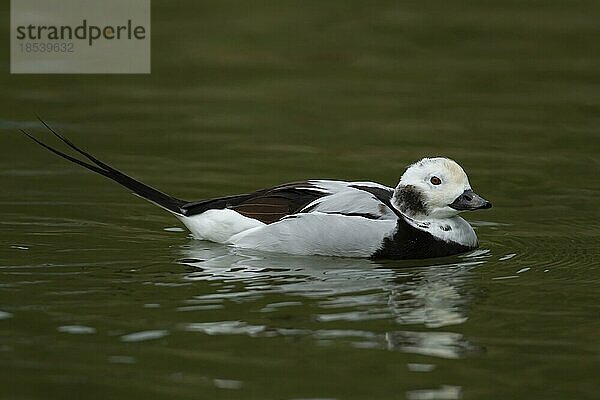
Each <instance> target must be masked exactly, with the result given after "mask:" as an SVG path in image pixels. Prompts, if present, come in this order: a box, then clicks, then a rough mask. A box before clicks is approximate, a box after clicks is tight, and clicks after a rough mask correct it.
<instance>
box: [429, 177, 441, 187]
mask: <svg viewBox="0 0 600 400" xmlns="http://www.w3.org/2000/svg"><path fill="white" fill-rule="evenodd" d="M429 181H430V182H431V183H433V184H434V185H436V186H437V185H439V184H440V183H442V180H441V179H440V178H438V177H437V176H432V177H431V179H430V180H429Z"/></svg>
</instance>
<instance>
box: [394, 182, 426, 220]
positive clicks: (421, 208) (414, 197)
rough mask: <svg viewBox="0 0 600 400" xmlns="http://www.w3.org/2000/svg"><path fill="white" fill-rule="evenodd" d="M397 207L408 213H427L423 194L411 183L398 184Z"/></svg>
mask: <svg viewBox="0 0 600 400" xmlns="http://www.w3.org/2000/svg"><path fill="white" fill-rule="evenodd" d="M396 198H397V199H398V208H399V209H400V211H402V212H404V213H408V214H425V215H426V214H427V211H428V210H427V207H426V206H425V195H424V194H423V192H421V191H420V190H419V189H417V188H416V187H414V186H413V185H405V186H399V187H398V188H397V189H396Z"/></svg>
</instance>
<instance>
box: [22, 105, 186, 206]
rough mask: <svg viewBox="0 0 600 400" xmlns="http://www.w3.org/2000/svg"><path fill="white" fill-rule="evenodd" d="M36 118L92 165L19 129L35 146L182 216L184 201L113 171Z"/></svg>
mask: <svg viewBox="0 0 600 400" xmlns="http://www.w3.org/2000/svg"><path fill="white" fill-rule="evenodd" d="M36 116H37V115H36ZM37 118H38V119H39V120H40V122H41V123H42V124H43V125H44V126H45V127H46V128H47V129H48V130H49V131H50V132H52V133H53V134H54V135H55V136H56V137H57V138H58V139H60V140H61V141H63V142H64V143H65V144H66V145H67V146H69V147H70V148H72V149H73V150H75V151H76V152H78V153H79V154H81V155H82V156H84V157H85V158H87V159H88V160H89V161H91V162H92V163H93V164H90V163H88V162H86V161H82V160H80V159H78V158H76V157H73V156H70V155H68V154H66V153H63V152H62V151H59V150H56V149H55V148H53V147H51V146H49V145H47V144H46V143H44V142H42V141H40V140H38V139H37V138H35V137H34V136H33V135H31V134H30V133H28V132H27V131H25V130H24V129H21V130H20V131H21V133H23V134H25V135H26V136H28V137H29V138H30V139H31V140H33V141H34V142H36V143H37V144H39V145H40V146H42V147H43V148H45V149H47V150H49V151H51V152H52V153H54V154H56V155H58V156H60V157H62V158H64V159H66V160H69V161H71V162H73V163H75V164H78V165H81V166H82V167H85V168H87V169H89V170H91V171H94V172H96V173H98V174H100V175H103V176H105V177H107V178H109V179H112V180H113V181H115V182H117V183H119V184H121V185H123V186H125V187H126V188H128V189H130V190H133V192H134V193H135V194H137V195H138V196H140V197H143V198H144V199H146V200H148V201H151V202H153V203H154V204H156V205H158V206H160V207H162V208H164V209H166V210H169V211H171V212H172V213H175V214H178V215H184V214H185V211H184V210H183V209H182V206H183V205H184V204H186V203H188V202H187V201H184V200H180V199H177V198H175V197H172V196H169V195H168V194H165V193H163V192H161V191H159V190H156V189H154V188H153V187H150V186H148V185H145V184H143V183H142V182H140V181H138V180H136V179H133V178H132V177H130V176H127V175H125V174H124V173H122V172H121V171H118V170H116V169H114V168H113V167H111V166H110V165H108V164H106V163H104V162H102V161H100V160H98V159H97V158H96V157H94V156H92V155H91V154H90V153H88V152H86V151H84V150H82V149H81V148H79V147H77V146H75V145H74V144H73V143H72V142H71V141H70V140H69V139H67V138H65V137H63V136H62V135H60V134H59V133H58V132H56V131H55V130H54V129H53V128H51V127H50V125H48V124H47V123H46V122H45V121H43V120H42V119H41V118H40V117H39V116H37Z"/></svg>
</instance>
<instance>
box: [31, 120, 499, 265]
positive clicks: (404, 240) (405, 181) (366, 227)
mask: <svg viewBox="0 0 600 400" xmlns="http://www.w3.org/2000/svg"><path fill="white" fill-rule="evenodd" d="M40 122H41V123H42V124H43V125H44V126H45V127H46V128H47V129H48V130H49V131H50V132H51V133H52V134H53V135H54V136H56V138H58V139H59V140H60V141H62V142H63V143H64V144H65V145H66V146H68V147H69V148H70V149H71V150H72V151H74V152H75V153H76V154H75V155H71V154H67V153H65V152H63V151H61V150H58V149H56V148H55V147H52V146H50V145H48V144H47V143H45V142H43V141H41V140H40V139H38V138H37V137H35V136H34V135H32V134H31V133H29V132H27V131H26V130H24V129H21V130H20V131H21V132H22V133H23V134H24V135H26V136H27V137H28V138H30V139H31V140H33V141H34V142H35V143H37V144H38V145H40V146H41V147H43V148H45V149H46V150H48V151H50V152H52V153H54V154H56V155H58V156H60V157H62V158H64V159H66V160H68V161H70V162H72V163H74V164H78V165H80V166H82V167H84V168H87V169H88V170H91V171H93V172H95V173H97V174H99V175H102V176H104V177H106V178H109V179H111V180H113V181H115V182H117V183H119V184H120V185H122V186H124V187H126V188H127V189H129V190H131V191H133V193H134V194H136V195H138V196H139V197H142V198H144V199H146V200H148V201H150V202H152V203H154V204H155V205H157V206H159V207H161V208H163V209H164V210H166V211H168V212H170V213H171V214H173V215H174V216H175V217H176V218H178V219H179V220H180V221H181V222H182V223H183V225H184V226H185V227H187V229H188V230H189V231H190V232H191V234H192V235H193V238H194V239H199V240H207V241H211V242H216V243H221V244H223V245H228V246H232V247H233V248H240V249H251V250H257V251H266V252H276V253H286V254H290V255H300V256H312V255H319V256H335V257H357V258H370V259H424V258H433V257H445V256H451V255H456V254H460V253H465V252H468V251H471V250H474V249H476V248H477V247H478V245H479V242H478V239H477V235H476V234H475V231H474V230H473V227H472V226H471V225H470V224H469V223H468V222H467V221H466V220H465V219H463V218H462V217H461V216H460V215H459V214H460V213H462V212H464V211H474V210H479V209H488V208H490V207H492V203H491V202H489V201H487V200H485V199H484V198H483V197H481V196H479V195H478V194H476V193H475V192H474V191H473V189H472V187H471V184H470V183H469V178H468V176H467V174H466V173H465V171H464V170H463V168H462V167H461V166H460V165H459V164H458V163H457V162H456V161H454V160H452V159H450V158H446V157H426V158H423V159H421V160H419V161H417V162H415V163H413V164H410V165H409V166H408V167H407V168H406V170H405V171H404V173H403V174H402V176H401V178H400V181H399V182H398V184H397V185H396V186H395V187H388V186H385V185H382V184H379V183H376V182H368V181H341V180H330V179H312V180H306V181H300V182H292V183H285V184H281V185H278V186H274V187H270V188H265V189H260V190H256V191H254V192H252V193H246V194H238V195H230V196H224V197H216V198H209V199H204V200H198V201H187V200H182V199H179V198H176V197H173V196H171V195H168V194H166V193H163V192H161V191H159V190H157V189H155V188H153V187H151V186H149V185H146V184H144V183H142V182H140V181H139V180H136V179H134V178H132V177H130V176H128V175H126V174H124V173H123V172H121V171H119V170H117V169H115V168H113V167H112V166H110V165H108V164H106V163H105V162H103V161H100V160H99V159H98V158H96V157H95V156H93V155H92V154H90V153H89V152H87V151H85V150H83V149H82V148H80V147H79V146H76V145H75V144H74V143H73V142H71V141H70V140H69V139H67V138H66V137H65V136H63V135H62V134H59V133H58V132H57V131H56V130H55V129H54V128H52V127H51V126H50V125H48V124H47V123H46V122H45V121H43V120H42V119H40Z"/></svg>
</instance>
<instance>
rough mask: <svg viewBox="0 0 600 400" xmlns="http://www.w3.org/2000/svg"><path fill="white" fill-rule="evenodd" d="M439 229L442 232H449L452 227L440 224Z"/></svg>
mask: <svg viewBox="0 0 600 400" xmlns="http://www.w3.org/2000/svg"><path fill="white" fill-rule="evenodd" d="M440 229H441V230H443V231H444V232H449V231H451V230H452V227H450V225H442V226H440Z"/></svg>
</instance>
